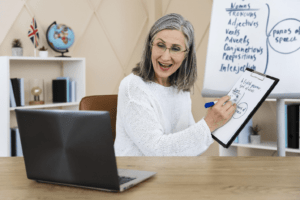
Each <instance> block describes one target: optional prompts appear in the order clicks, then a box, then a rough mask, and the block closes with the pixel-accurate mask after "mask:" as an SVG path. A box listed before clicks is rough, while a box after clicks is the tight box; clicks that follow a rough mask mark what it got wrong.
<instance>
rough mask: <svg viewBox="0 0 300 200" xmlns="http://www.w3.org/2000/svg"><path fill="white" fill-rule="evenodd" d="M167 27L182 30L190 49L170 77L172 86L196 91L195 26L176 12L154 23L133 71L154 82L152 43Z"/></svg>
mask: <svg viewBox="0 0 300 200" xmlns="http://www.w3.org/2000/svg"><path fill="white" fill-rule="evenodd" d="M165 29H170V30H179V31H181V32H182V33H183V35H184V36H185V45H186V49H188V52H187V53H186V56H185V58H184V60H183V61H182V64H181V66H180V67H179V68H178V70H177V71H176V72H175V73H173V74H172V75H171V76H170V77H169V82H170V84H171V86H177V89H178V92H179V91H180V90H183V91H191V87H193V91H194V83H195V82H196V79H197V61H196V48H195V38H194V28H193V25H192V24H191V23H190V22H189V21H187V20H185V19H184V18H183V17H182V16H181V15H179V14H176V13H171V14H167V15H165V16H163V17H161V18H160V19H158V20H157V21H156V22H155V23H154V25H153V26H152V28H151V29H150V32H149V35H148V36H147V38H146V41H145V46H144V51H143V55H142V58H141V61H140V62H139V63H137V65H136V67H135V68H133V69H132V72H133V73H134V74H135V75H137V76H140V77H141V78H142V79H143V80H144V81H146V82H151V81H152V82H154V76H155V73H154V69H153V65H152V61H151V52H152V46H151V44H152V42H153V40H154V38H155V36H156V34H157V33H158V32H160V31H162V30H165Z"/></svg>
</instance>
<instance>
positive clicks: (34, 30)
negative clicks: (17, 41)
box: [28, 17, 40, 48]
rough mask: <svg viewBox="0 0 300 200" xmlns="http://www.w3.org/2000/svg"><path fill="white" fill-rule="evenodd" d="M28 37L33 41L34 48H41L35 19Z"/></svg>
mask: <svg viewBox="0 0 300 200" xmlns="http://www.w3.org/2000/svg"><path fill="white" fill-rule="evenodd" d="M28 37H29V39H30V40H31V42H32V44H33V45H34V48H37V47H38V46H39V38H40V36H39V30H38V28H37V25H36V21H35V18H34V17H33V18H32V21H31V24H30V28H29V31H28Z"/></svg>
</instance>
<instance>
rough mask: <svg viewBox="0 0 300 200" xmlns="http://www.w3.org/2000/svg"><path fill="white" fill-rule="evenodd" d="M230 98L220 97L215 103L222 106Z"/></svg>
mask: <svg viewBox="0 0 300 200" xmlns="http://www.w3.org/2000/svg"><path fill="white" fill-rule="evenodd" d="M230 98H231V97H230V96H228V95H226V96H223V97H221V98H220V99H219V100H218V102H217V103H216V105H217V106H222V105H223V104H224V103H225V102H226V101H228V100H229V99H230Z"/></svg>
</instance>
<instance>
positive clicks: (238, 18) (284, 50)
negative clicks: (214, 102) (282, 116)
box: [202, 0, 300, 98]
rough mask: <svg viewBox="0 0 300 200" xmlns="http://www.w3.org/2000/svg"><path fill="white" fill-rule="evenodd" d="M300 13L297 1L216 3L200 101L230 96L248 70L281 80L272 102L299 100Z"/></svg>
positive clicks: (225, 0) (226, 0)
mask: <svg viewBox="0 0 300 200" xmlns="http://www.w3.org/2000/svg"><path fill="white" fill-rule="evenodd" d="M299 8H300V1H299V0H285V1H282V0H214V2H213V10H212V16H211V25H210V32H209V42H208V50H207V58H206V66H205V73H204V82H203V89H202V96H204V97H221V96H224V95H226V94H227V93H228V92H229V90H230V89H231V88H232V86H233V85H234V84H235V82H236V81H237V80H238V79H239V77H241V76H242V74H243V73H244V72H245V70H246V68H250V69H253V70H256V71H258V72H260V73H263V74H268V75H270V76H273V77H277V78H279V79H280V82H279V84H278V85H277V86H276V88H275V89H274V90H273V91H272V93H271V94H270V96H269V97H270V98H299V97H300V79H299V78H298V74H300V67H299V64H298V63H300V56H299V54H300V51H298V50H299V49H300V12H299V11H298V10H299ZM216 80H217V81H216ZM249 89H250V88H249ZM252 89H253V88H252Z"/></svg>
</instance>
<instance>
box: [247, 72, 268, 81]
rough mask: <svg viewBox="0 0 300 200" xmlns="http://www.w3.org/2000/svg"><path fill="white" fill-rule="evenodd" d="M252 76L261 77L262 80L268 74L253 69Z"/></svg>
mask: <svg viewBox="0 0 300 200" xmlns="http://www.w3.org/2000/svg"><path fill="white" fill-rule="evenodd" d="M251 76H252V77H254V78H257V79H259V80H261V81H263V80H265V78H266V76H267V75H265V74H262V73H260V72H257V71H253V72H251Z"/></svg>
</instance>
